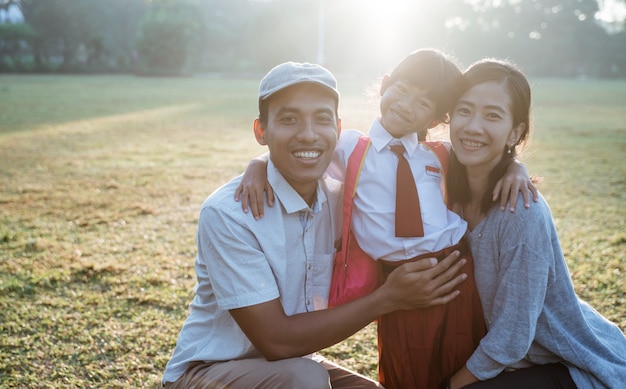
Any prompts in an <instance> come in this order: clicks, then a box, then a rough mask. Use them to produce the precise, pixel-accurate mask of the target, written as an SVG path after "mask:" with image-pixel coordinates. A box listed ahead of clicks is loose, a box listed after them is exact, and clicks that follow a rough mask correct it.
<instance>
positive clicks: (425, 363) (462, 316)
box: [378, 242, 486, 389]
mask: <svg viewBox="0 0 626 389" xmlns="http://www.w3.org/2000/svg"><path fill="white" fill-rule="evenodd" d="M459 248H462V250H461V257H462V258H466V259H467V260H468V263H467V265H466V266H465V267H464V268H463V271H464V272H465V273H467V275H468V277H467V279H466V280H465V282H463V283H462V284H461V285H459V287H458V289H459V290H460V292H461V294H460V295H459V296H457V297H456V298H455V299H454V300H452V301H451V302H450V303H448V304H446V305H438V306H434V307H429V308H422V309H414V310H410V311H396V312H392V313H390V314H387V315H384V316H381V317H380V318H379V319H378V355H379V365H378V369H379V370H378V379H379V381H380V383H381V384H383V385H384V386H385V388H387V389H409V388H417V389H437V388H438V387H439V386H440V385H441V383H442V382H443V381H444V380H446V379H448V378H450V377H451V376H452V375H453V374H454V373H456V372H457V371H458V370H459V369H460V368H461V367H463V366H464V365H465V362H466V361H467V360H468V359H469V357H470V356H471V355H472V353H473V352H474V350H475V349H476V347H477V346H478V343H479V342H480V339H482V337H483V336H484V335H485V333H486V328H485V323H484V319H483V312H482V306H481V304H480V299H479V297H478V291H477V290H476V283H475V280H474V262H473V258H472V256H471V253H470V251H469V250H468V249H467V246H466V245H465V244H464V242H462V243H461V244H460V245H457V246H454V247H451V248H450V249H445V250H442V251H441V252H438V253H432V254H427V255H421V256H419V257H417V258H413V259H410V260H407V261H402V262H383V269H385V275H386V274H389V272H391V270H393V269H394V268H395V267H397V266H400V265H401V264H402V263H405V262H409V261H415V260H418V259H421V258H428V257H439V258H440V259H443V258H445V256H446V255H448V254H449V253H451V252H452V251H453V250H456V249H459Z"/></svg>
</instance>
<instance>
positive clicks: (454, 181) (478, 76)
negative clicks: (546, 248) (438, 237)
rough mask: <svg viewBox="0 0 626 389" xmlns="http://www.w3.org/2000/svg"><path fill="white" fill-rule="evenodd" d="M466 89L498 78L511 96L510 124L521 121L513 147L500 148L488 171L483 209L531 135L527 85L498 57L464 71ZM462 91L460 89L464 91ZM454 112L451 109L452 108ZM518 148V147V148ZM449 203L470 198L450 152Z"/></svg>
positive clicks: (463, 175) (463, 172) (464, 178)
mask: <svg viewBox="0 0 626 389" xmlns="http://www.w3.org/2000/svg"><path fill="white" fill-rule="evenodd" d="M464 77H465V85H466V89H465V92H466V91H468V90H469V89H471V88H472V87H474V86H476V85H479V84H483V83H486V82H492V81H495V82H500V83H502V84H503V85H505V87H506V90H507V92H508V93H509V95H510V97H511V104H512V106H511V110H512V114H513V126H514V127H516V126H518V125H519V124H521V123H524V124H525V126H524V130H523V132H522V134H521V135H520V137H519V139H518V141H517V143H515V145H513V147H512V148H508V147H505V148H504V150H502V159H501V160H500V162H498V164H497V165H496V166H495V167H494V168H493V169H492V170H491V172H490V173H489V179H488V181H487V188H486V190H485V193H484V195H483V198H482V200H481V203H480V210H481V212H482V213H487V211H488V210H489V209H490V208H491V207H493V205H494V201H493V200H492V192H493V189H494V188H495V186H496V182H498V180H499V179H500V178H502V176H503V175H504V174H505V173H506V171H507V168H508V167H509V165H510V164H511V163H513V162H514V160H515V157H516V156H517V154H518V151H521V149H523V148H524V147H525V146H526V145H527V142H528V139H529V137H530V103H531V95H530V85H529V84H528V80H527V79H526V76H524V74H523V73H522V72H521V71H520V70H519V69H518V68H517V67H516V66H515V65H514V64H512V63H510V62H508V61H504V60H497V59H484V60H481V61H478V62H476V63H474V64H473V65H471V66H470V67H469V68H468V69H467V71H466V72H465V74H464ZM465 92H463V93H465ZM452 112H453V114H454V111H452ZM518 149H519V150H518ZM446 186H447V193H448V196H447V197H448V198H447V201H448V203H449V204H460V205H466V204H468V203H469V202H470V200H471V193H470V189H469V182H468V180H467V171H466V168H465V166H464V165H462V164H461V163H460V162H459V160H458V159H457V157H456V154H455V153H454V151H453V152H451V153H450V171H449V173H448V175H447V178H446Z"/></svg>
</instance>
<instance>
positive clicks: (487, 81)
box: [448, 60, 626, 389]
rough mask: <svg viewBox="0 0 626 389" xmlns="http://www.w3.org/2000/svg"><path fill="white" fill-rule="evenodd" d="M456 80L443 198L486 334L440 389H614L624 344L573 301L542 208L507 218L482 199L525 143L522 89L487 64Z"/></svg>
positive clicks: (518, 76) (625, 372)
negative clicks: (461, 89)
mask: <svg viewBox="0 0 626 389" xmlns="http://www.w3.org/2000/svg"><path fill="white" fill-rule="evenodd" d="M465 75H466V78H467V81H468V88H467V89H466V91H465V93H464V94H463V95H462V96H461V98H460V99H459V101H458V102H457V104H456V106H455V108H454V110H453V111H452V117H451V122H450V137H451V143H452V147H453V149H454V153H453V154H452V157H451V162H450V163H451V168H450V174H449V176H448V190H449V193H448V195H449V200H450V201H451V203H452V204H455V206H456V209H457V210H458V211H459V212H462V215H463V217H464V218H465V219H466V220H467V222H468V226H469V232H468V241H469V244H470V247H471V250H472V253H473V256H474V258H475V260H474V261H475V270H474V273H475V277H476V284H477V287H478V292H479V295H480V300H481V303H482V306H483V310H484V316H485V321H486V324H487V328H488V332H487V334H486V335H485V337H484V338H483V339H482V340H481V342H480V344H479V346H478V348H477V349H476V350H475V351H474V353H473V354H472V356H471V357H470V358H469V360H468V361H467V363H466V364H465V366H464V367H463V368H462V369H461V370H459V371H458V372H457V373H456V374H455V375H454V376H452V377H451V379H450V380H449V382H448V386H449V388H452V389H457V388H461V387H464V386H465V385H469V386H468V387H469V388H473V389H476V388H501V387H506V388H507V389H513V388H527V387H533V388H534V389H538V388H544V387H545V388H557V387H559V388H576V387H578V388H599V387H609V388H619V387H624V386H623V385H625V383H626V338H625V337H624V334H623V333H622V332H621V330H620V329H619V328H618V327H617V326H616V325H614V324H613V323H611V322H609V321H608V320H606V319H605V318H603V317H602V316H601V315H600V314H599V313H598V312H597V311H595V310H594V309H593V308H591V307H590V306H589V305H587V304H586V303H585V302H583V301H581V300H580V299H579V298H578V297H577V296H576V294H575V292H574V288H573V285H572V282H571V279H570V276H569V272H568V269H567V265H566V263H565V259H564V257H563V253H562V251H561V247H560V245H559V240H558V237H557V234H556V230H555V227H554V222H553V219H552V216H551V213H550V209H549V208H548V205H547V204H546V202H545V200H544V199H543V198H542V197H541V196H540V198H539V202H538V203H537V204H535V205H533V206H532V207H530V209H527V210H522V211H519V210H518V212H515V213H512V214H511V213H503V212H501V211H500V209H499V206H498V204H496V203H494V202H493V201H492V199H491V196H490V194H491V192H492V190H493V187H494V185H495V182H496V181H497V180H498V179H499V178H500V177H501V176H502V173H503V172H505V171H506V167H507V166H508V165H509V164H510V163H512V162H513V161H514V158H515V156H516V154H517V151H518V149H521V148H523V146H525V144H526V142H527V140H528V138H529V134H530V120H529V118H530V114H529V113H530V102H531V93H530V87H529V85H528V81H527V80H526V78H525V76H524V75H523V74H522V73H521V72H520V71H519V70H518V69H516V68H515V66H514V65H512V64H510V63H507V62H503V61H497V60H483V61H479V62H478V63H475V64H474V65H472V66H471V67H470V68H469V69H468V70H467V71H466V73H465ZM521 203H523V202H522V201H518V207H519V204H521ZM470 384H471V385H470Z"/></svg>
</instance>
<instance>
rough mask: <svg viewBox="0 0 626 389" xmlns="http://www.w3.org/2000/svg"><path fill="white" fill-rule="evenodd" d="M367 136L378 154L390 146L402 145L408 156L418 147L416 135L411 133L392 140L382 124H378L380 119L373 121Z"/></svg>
mask: <svg viewBox="0 0 626 389" xmlns="http://www.w3.org/2000/svg"><path fill="white" fill-rule="evenodd" d="M368 135H369V137H370V139H371V140H372V145H373V146H374V148H375V149H376V151H378V152H380V151H381V150H382V149H385V148H386V147H388V146H390V145H393V144H399V143H402V145H403V146H404V149H405V150H406V152H407V154H408V155H409V156H410V155H412V154H413V153H414V152H415V150H417V146H418V145H419V142H418V140H417V133H415V132H412V133H410V134H407V135H405V136H403V137H402V138H394V137H393V136H392V135H391V134H390V133H389V132H388V131H387V130H386V129H385V127H383V125H382V123H381V122H380V118H376V119H374V122H373V123H372V125H371V126H370V130H369V133H368Z"/></svg>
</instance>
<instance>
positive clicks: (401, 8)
mask: <svg viewBox="0 0 626 389" xmlns="http://www.w3.org/2000/svg"><path fill="white" fill-rule="evenodd" d="M410 2H411V0H361V1H359V2H358V9H356V10H354V11H355V12H357V13H359V14H360V15H361V16H362V18H363V20H364V21H365V22H366V23H367V24H368V25H369V26H370V27H371V29H372V30H373V31H376V34H377V39H376V42H372V43H375V45H376V46H378V45H383V44H392V43H393V41H394V40H395V41H397V40H401V37H400V36H399V35H400V32H399V31H398V29H397V28H398V27H399V26H400V25H402V23H399V20H400V19H402V17H403V16H404V14H405V13H406V11H407V10H408V7H409V4H410Z"/></svg>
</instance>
